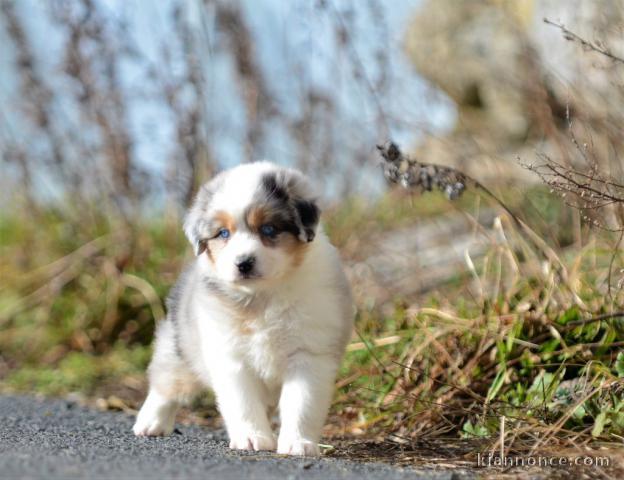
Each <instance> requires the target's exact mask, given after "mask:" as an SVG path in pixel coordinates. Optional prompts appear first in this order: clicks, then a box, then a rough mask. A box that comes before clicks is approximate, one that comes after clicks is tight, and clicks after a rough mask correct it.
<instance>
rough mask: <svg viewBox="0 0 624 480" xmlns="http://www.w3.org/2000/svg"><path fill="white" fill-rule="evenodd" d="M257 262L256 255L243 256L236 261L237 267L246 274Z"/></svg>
mask: <svg viewBox="0 0 624 480" xmlns="http://www.w3.org/2000/svg"><path fill="white" fill-rule="evenodd" d="M255 263H256V257H254V256H252V255H247V256H246V257H241V258H239V259H238V260H237V261H236V267H237V268H238V271H239V272H240V273H243V274H245V273H249V272H251V271H252V270H253V268H254V264H255Z"/></svg>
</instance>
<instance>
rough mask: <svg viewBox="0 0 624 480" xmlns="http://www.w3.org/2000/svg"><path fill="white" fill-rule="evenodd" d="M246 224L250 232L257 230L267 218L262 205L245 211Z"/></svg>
mask: <svg viewBox="0 0 624 480" xmlns="http://www.w3.org/2000/svg"><path fill="white" fill-rule="evenodd" d="M245 220H246V221H247V225H249V228H250V229H251V231H252V232H257V231H258V230H260V227H261V226H262V225H263V224H264V223H265V222H266V220H267V212H266V210H265V209H264V208H262V207H254V208H252V209H251V210H249V212H248V213H247V218H246V219H245Z"/></svg>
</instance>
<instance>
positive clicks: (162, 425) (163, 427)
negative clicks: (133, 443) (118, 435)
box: [132, 413, 174, 437]
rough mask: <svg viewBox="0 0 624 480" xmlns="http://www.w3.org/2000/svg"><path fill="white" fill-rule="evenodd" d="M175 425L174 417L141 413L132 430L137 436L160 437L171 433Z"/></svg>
mask: <svg viewBox="0 0 624 480" xmlns="http://www.w3.org/2000/svg"><path fill="white" fill-rule="evenodd" d="M173 427H174V418H165V417H159V416H157V415H141V413H139V416H138V417H137V420H136V422H135V424H134V427H132V431H133V432H134V434H135V435H136V436H137V437H159V436H166V435H169V434H171V432H172V431H173Z"/></svg>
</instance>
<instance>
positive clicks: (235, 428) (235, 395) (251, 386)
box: [211, 364, 276, 450]
mask: <svg viewBox="0 0 624 480" xmlns="http://www.w3.org/2000/svg"><path fill="white" fill-rule="evenodd" d="M211 383H212V387H213V389H214V391H215V394H216V397H217V403H218V405H219V411H220V412H221V415H222V416H223V420H224V421H225V426H226V428H227V432H228V435H229V437H230V448H233V449H236V450H275V445H276V444H275V437H274V436H273V432H272V430H271V425H270V423H269V418H268V403H269V399H268V392H267V388H266V387H265V385H264V384H263V382H262V381H261V380H260V379H259V378H257V377H256V376H255V375H254V374H253V373H251V372H250V371H249V370H248V369H247V368H246V367H244V366H242V365H240V364H239V365H229V366H224V365H222V366H221V368H220V369H219V372H218V373H217V372H215V373H214V374H213V376H212V378H211Z"/></svg>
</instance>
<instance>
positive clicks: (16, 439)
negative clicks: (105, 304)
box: [0, 396, 469, 480]
mask: <svg viewBox="0 0 624 480" xmlns="http://www.w3.org/2000/svg"><path fill="white" fill-rule="evenodd" d="M133 420H134V419H133V418H132V417H130V416H128V415H125V414H123V413H114V412H99V411H96V410H90V409H87V408H83V407H80V406H78V405H76V404H74V403H72V402H68V401H64V400H38V399H34V398H31V397H17V396H4V397H0V478H11V479H13V478H29V479H39V478H45V479H56V478H58V479H60V478H62V479H73V478H89V479H98V478H117V479H122V478H152V479H161V478H202V479H210V478H218V479H264V478H271V479H275V478H288V479H298V478H304V479H323V480H329V479H334V478H336V479H358V480H363V479H367V480H368V479H372V480H374V479H384V480H394V479H408V478H409V479H418V478H422V479H436V480H442V479H449V480H450V479H452V480H458V479H461V478H469V477H467V476H464V475H462V474H459V473H458V472H457V471H435V472H434V471H422V470H421V471H418V470H411V469H401V468H394V467H392V466H389V465H384V464H378V463H358V462H352V461H348V460H343V459H337V458H329V457H326V458H321V459H309V458H308V459H306V458H287V457H281V456H277V455H274V454H270V453H260V454H259V453H237V452H233V451H231V450H229V449H228V448H227V444H226V435H225V432H223V431H220V430H217V431H215V430H209V429H206V428H203V427H197V426H188V427H187V426H180V427H179V428H178V430H177V432H176V433H174V434H173V435H172V436H170V437H167V438H136V437H135V436H134V435H133V434H132V432H131V426H132V423H133Z"/></svg>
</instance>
